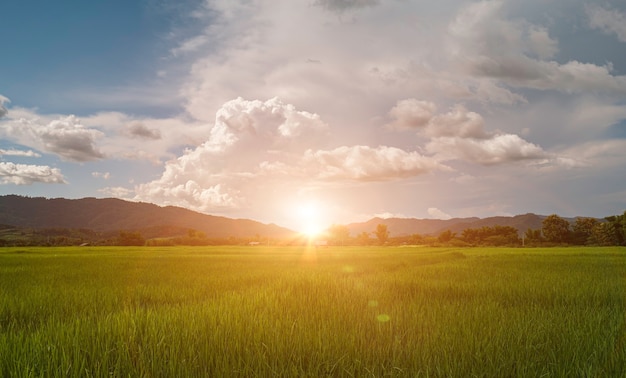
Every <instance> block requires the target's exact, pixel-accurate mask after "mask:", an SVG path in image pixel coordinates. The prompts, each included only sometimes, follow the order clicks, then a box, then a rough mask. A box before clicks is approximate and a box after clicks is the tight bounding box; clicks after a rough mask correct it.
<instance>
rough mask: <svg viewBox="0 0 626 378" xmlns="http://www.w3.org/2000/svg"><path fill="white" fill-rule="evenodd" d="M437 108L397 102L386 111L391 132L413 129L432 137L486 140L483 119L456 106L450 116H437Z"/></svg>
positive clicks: (429, 104)
mask: <svg viewBox="0 0 626 378" xmlns="http://www.w3.org/2000/svg"><path fill="white" fill-rule="evenodd" d="M436 110H437V106H436V105H435V104H434V103H432V102H428V101H419V100H416V99H407V100H402V101H398V103H397V104H396V106H394V107H393V108H392V109H391V110H390V111H389V116H390V118H392V123H391V124H389V126H391V127H394V128H400V129H403V128H414V129H417V130H419V131H421V132H423V133H425V134H426V135H428V136H431V137H442V136H456V137H461V138H470V137H471V138H487V137H489V134H487V133H486V132H485V130H484V124H485V121H484V120H483V117H482V116H481V115H480V114H478V113H475V112H471V111H468V110H467V109H466V108H465V107H464V106H462V105H457V106H455V107H454V108H453V109H452V110H451V111H450V112H448V113H445V114H436Z"/></svg>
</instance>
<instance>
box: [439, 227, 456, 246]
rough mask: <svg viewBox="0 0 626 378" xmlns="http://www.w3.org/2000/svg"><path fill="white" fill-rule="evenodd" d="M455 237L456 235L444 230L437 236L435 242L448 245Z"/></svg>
mask: <svg viewBox="0 0 626 378" xmlns="http://www.w3.org/2000/svg"><path fill="white" fill-rule="evenodd" d="M455 236H456V233H454V232H452V231H450V230H445V231H443V232H442V233H440V234H439V236H438V237H437V240H439V242H440V243H448V242H449V241H450V240H452V238H453V237H455Z"/></svg>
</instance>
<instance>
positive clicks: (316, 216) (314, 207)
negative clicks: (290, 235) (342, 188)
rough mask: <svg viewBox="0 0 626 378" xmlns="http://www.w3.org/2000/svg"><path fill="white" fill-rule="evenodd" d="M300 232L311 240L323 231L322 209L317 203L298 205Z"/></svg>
mask: <svg viewBox="0 0 626 378" xmlns="http://www.w3.org/2000/svg"><path fill="white" fill-rule="evenodd" d="M296 213H297V217H298V223H299V225H300V227H299V228H300V232H302V233H303V234H305V235H307V236H308V237H309V238H314V237H316V236H317V235H319V234H320V233H321V232H322V231H323V230H324V228H323V226H322V209H321V206H320V204H319V203H317V202H305V203H301V204H299V205H298V207H297V209H296Z"/></svg>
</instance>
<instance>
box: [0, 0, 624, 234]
mask: <svg viewBox="0 0 626 378" xmlns="http://www.w3.org/2000/svg"><path fill="white" fill-rule="evenodd" d="M625 25H626V4H624V3H623V2H622V1H618V0H612V1H569V0H550V1H544V0H541V1H540V0H529V1H525V2H519V1H512V0H493V1H466V0H449V1H445V2H437V3H433V4H431V2H423V1H417V0H406V1H395V0H302V1H287V0H284V1H283V0H276V1H270V0H253V1H226V0H204V1H202V0H194V1H170V0H143V1H131V2H127V1H90V2H85V1H71V2H62V3H58V2H46V1H34V2H33V1H24V2H17V1H15V2H9V3H8V4H3V9H2V13H1V14H0V34H1V35H2V36H4V40H5V43H4V45H3V50H2V59H0V116H1V117H0V194H9V193H15V194H23V195H31V196H46V197H67V198H81V197H87V196H93V197H110V196H114V197H120V198H125V199H130V200H137V201H145V202H153V203H157V204H161V205H177V206H183V207H188V208H191V209H194V210H197V211H202V212H206V213H210V214H218V215H224V216H229V217H241V218H252V219H256V220H259V221H263V222H274V223H277V224H280V225H284V226H288V227H292V228H296V229H302V228H311V227H312V226H311V223H315V224H316V225H319V226H320V227H321V226H325V225H328V224H330V223H347V222H352V221H361V220H366V219H368V218H370V217H372V216H399V217H416V218H448V217H466V216H480V217H486V216H494V215H515V214H521V213H526V212H535V213H540V214H552V213H557V214H560V215H562V216H578V215H582V216H597V217H602V216H607V215H612V214H618V213H622V212H623V211H624V210H625V209H626V164H624V163H626V26H625ZM302 209H308V210H306V211H304V210H302ZM310 209H316V210H315V211H314V212H313V211H311V210H310Z"/></svg>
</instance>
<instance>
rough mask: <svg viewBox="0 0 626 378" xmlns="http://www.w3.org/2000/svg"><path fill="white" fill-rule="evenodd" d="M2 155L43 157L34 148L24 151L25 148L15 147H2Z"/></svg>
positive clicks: (0, 154)
mask: <svg viewBox="0 0 626 378" xmlns="http://www.w3.org/2000/svg"><path fill="white" fill-rule="evenodd" d="M0 156H24V157H41V155H40V154H38V153H37V152H35V151H32V150H27V151H24V150H16V149H13V148H12V149H9V150H5V149H2V148H0Z"/></svg>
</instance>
